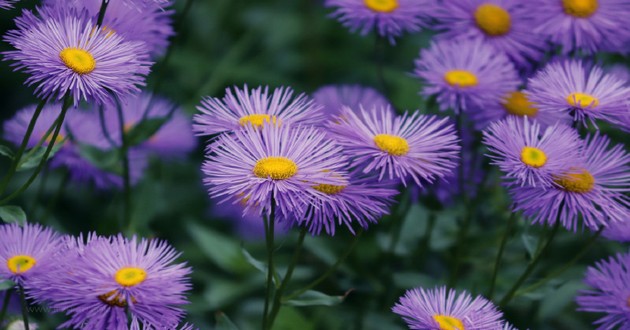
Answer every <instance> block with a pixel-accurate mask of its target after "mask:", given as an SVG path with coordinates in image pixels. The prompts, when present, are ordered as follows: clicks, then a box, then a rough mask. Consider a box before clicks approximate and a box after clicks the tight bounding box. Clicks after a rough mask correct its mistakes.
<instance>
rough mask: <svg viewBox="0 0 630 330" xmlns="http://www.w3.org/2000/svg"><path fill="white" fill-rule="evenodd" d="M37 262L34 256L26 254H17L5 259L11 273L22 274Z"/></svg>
mask: <svg viewBox="0 0 630 330" xmlns="http://www.w3.org/2000/svg"><path fill="white" fill-rule="evenodd" d="M35 264H37V261H36V260H35V258H33V257H31V256H27V255H17V256H13V257H11V258H9V260H7V267H8V268H9V270H10V271H11V273H13V274H24V273H26V272H28V271H29V270H30V269H31V268H33V266H35Z"/></svg>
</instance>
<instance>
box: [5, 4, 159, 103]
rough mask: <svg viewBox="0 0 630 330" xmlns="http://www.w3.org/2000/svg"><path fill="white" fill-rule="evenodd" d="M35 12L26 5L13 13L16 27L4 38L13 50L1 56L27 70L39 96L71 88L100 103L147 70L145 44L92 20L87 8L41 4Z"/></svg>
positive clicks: (139, 81) (132, 86)
mask: <svg viewBox="0 0 630 330" xmlns="http://www.w3.org/2000/svg"><path fill="white" fill-rule="evenodd" d="M38 13H39V17H38V16H36V15H35V14H34V13H32V12H30V11H24V14H23V16H21V17H19V18H17V19H16V24H17V26H18V28H17V30H11V31H9V32H7V35H6V36H5V37H4V40H5V41H7V42H8V43H10V44H11V45H13V47H15V48H16V49H17V50H12V51H6V52H4V53H3V54H4V59H5V60H11V61H16V63H14V64H13V66H14V67H15V68H16V70H22V71H24V72H26V73H27V74H29V75H30V76H29V78H28V79H27V80H26V83H27V84H28V85H29V86H30V85H36V88H35V92H36V94H37V95H38V96H39V97H42V98H47V97H52V98H56V99H62V98H63V97H64V95H65V94H66V93H69V95H71V96H72V97H73V99H74V102H75V105H76V104H78V103H79V101H81V100H85V101H88V102H92V101H94V102H97V103H104V102H106V101H108V100H111V98H112V96H113V95H115V96H124V95H126V94H129V93H131V92H136V91H139V89H138V87H137V85H144V76H145V75H147V74H148V73H149V66H150V64H151V63H150V62H148V61H147V59H148V49H147V47H146V45H145V44H144V43H142V42H137V41H126V40H125V39H123V37H122V36H119V35H117V34H111V33H110V32H107V31H105V30H103V29H101V30H99V31H96V26H95V24H94V22H93V20H92V19H91V18H89V17H88V16H87V13H86V12H83V13H82V14H78V13H77V12H76V11H74V10H67V9H63V8H58V7H55V8H50V7H42V8H40V9H39V12H38Z"/></svg>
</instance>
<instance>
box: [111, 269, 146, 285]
mask: <svg viewBox="0 0 630 330" xmlns="http://www.w3.org/2000/svg"><path fill="white" fill-rule="evenodd" d="M114 279H115V280H116V283H118V284H120V285H122V286H136V285H138V284H140V283H142V282H144V280H146V279H147V272H146V271H145V270H144V269H142V268H137V267H124V268H121V269H119V270H118V271H117V272H116V275H114Z"/></svg>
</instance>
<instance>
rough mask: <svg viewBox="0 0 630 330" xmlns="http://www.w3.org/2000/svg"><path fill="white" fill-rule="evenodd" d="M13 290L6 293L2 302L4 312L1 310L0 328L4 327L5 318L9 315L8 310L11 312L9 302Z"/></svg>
mask: <svg viewBox="0 0 630 330" xmlns="http://www.w3.org/2000/svg"><path fill="white" fill-rule="evenodd" d="M11 293H12V290H11V289H9V290H7V291H6V292H5V293H4V299H3V301H2V310H0V326H2V322H4V317H5V316H6V315H7V310H9V301H10V300H11Z"/></svg>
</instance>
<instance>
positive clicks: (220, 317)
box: [215, 312, 238, 330]
mask: <svg viewBox="0 0 630 330" xmlns="http://www.w3.org/2000/svg"><path fill="white" fill-rule="evenodd" d="M216 318H217V326H216V327H215V329H217V330H238V327H237V326H236V324H234V322H232V320H230V318H229V317H227V315H225V313H223V312H217V314H216Z"/></svg>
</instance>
